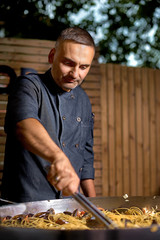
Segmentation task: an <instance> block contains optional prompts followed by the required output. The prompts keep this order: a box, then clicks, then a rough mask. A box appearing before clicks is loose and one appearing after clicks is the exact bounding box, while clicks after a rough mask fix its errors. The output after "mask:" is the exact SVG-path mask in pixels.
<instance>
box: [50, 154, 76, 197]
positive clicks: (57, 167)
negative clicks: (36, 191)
mask: <svg viewBox="0 0 160 240" xmlns="http://www.w3.org/2000/svg"><path fill="white" fill-rule="evenodd" d="M47 179H48V181H49V182H50V183H51V184H52V185H53V186H54V187H55V188H56V189H57V190H59V191H61V190H62V194H63V195H64V196H69V195H72V194H73V193H75V192H76V191H77V190H78V186H79V184H80V180H79V178H78V176H77V174H76V172H75V170H74V169H73V167H72V165H71V164H70V161H69V159H68V158H67V157H66V155H65V154H63V153H62V154H60V155H58V159H57V160H55V161H54V162H53V163H52V164H51V167H50V170H49V172H48V176H47Z"/></svg>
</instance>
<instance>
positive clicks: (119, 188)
mask: <svg viewBox="0 0 160 240" xmlns="http://www.w3.org/2000/svg"><path fill="white" fill-rule="evenodd" d="M114 72H115V155H116V156H115V157H116V169H115V170H116V195H117V196H120V195H121V194H122V192H123V185H122V182H123V169H122V166H123V164H122V118H121V112H122V100H121V96H122V84H121V66H120V65H115V67H114Z"/></svg>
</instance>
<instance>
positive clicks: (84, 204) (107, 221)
mask: <svg viewBox="0 0 160 240" xmlns="http://www.w3.org/2000/svg"><path fill="white" fill-rule="evenodd" d="M73 197H74V199H75V200H76V201H77V202H78V203H80V205H81V206H82V207H84V208H85V209H86V210H88V211H89V212H91V213H92V215H93V216H95V217H96V218H97V220H98V221H99V222H100V223H102V224H103V225H104V226H105V227H106V228H109V229H114V228H118V226H117V224H116V223H114V222H113V221H112V220H111V219H110V218H109V217H107V216H104V214H103V213H102V212H101V211H100V210H99V209H98V208H97V207H96V206H95V205H94V204H93V203H92V202H91V201H89V200H88V199H87V198H86V197H85V196H84V195H82V194H81V193H79V192H77V193H74V194H73Z"/></svg>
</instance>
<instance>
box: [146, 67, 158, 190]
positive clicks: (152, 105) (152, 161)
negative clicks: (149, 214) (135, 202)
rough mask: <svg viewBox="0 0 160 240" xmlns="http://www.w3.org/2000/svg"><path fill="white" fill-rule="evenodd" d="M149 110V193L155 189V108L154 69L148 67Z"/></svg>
mask: <svg viewBox="0 0 160 240" xmlns="http://www.w3.org/2000/svg"><path fill="white" fill-rule="evenodd" d="M148 75H149V79H150V81H149V89H150V92H149V111H150V149H151V150H150V151H151V159H150V169H151V172H150V174H151V195H153V194H154V193H155V191H156V185H157V182H156V168H157V166H156V110H155V79H154V70H153V69H149V71H148Z"/></svg>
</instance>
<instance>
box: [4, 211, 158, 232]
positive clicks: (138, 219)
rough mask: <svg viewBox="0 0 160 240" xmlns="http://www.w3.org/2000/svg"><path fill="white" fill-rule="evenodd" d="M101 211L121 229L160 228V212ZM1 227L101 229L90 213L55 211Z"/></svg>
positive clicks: (19, 218) (17, 218)
mask: <svg viewBox="0 0 160 240" xmlns="http://www.w3.org/2000/svg"><path fill="white" fill-rule="evenodd" d="M101 211H102V212H103V213H104V214H105V215H106V216H108V217H109V218H111V219H112V220H113V221H114V222H115V223H116V224H117V225H118V226H119V228H141V227H150V226H153V225H154V226H157V228H158V227H159V226H160V212H156V211H155V210H154V209H152V210H151V211H149V210H147V211H146V209H142V210H141V209H140V208H137V207H131V208H117V209H114V210H112V211H108V210H104V209H101ZM1 226H5V227H23V228H42V229H61V230H67V229H68V230H71V229H78V230H80V229H82V230H84V229H93V228H99V226H98V225H97V224H96V220H95V219H93V217H92V215H91V214H90V213H87V212H84V211H81V212H80V211H78V210H76V211H74V212H73V213H69V212H64V213H56V214H55V212H54V210H53V209H49V210H48V211H47V212H42V213H37V214H35V215H33V214H28V215H17V216H14V217H9V216H7V217H5V218H2V219H1Z"/></svg>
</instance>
